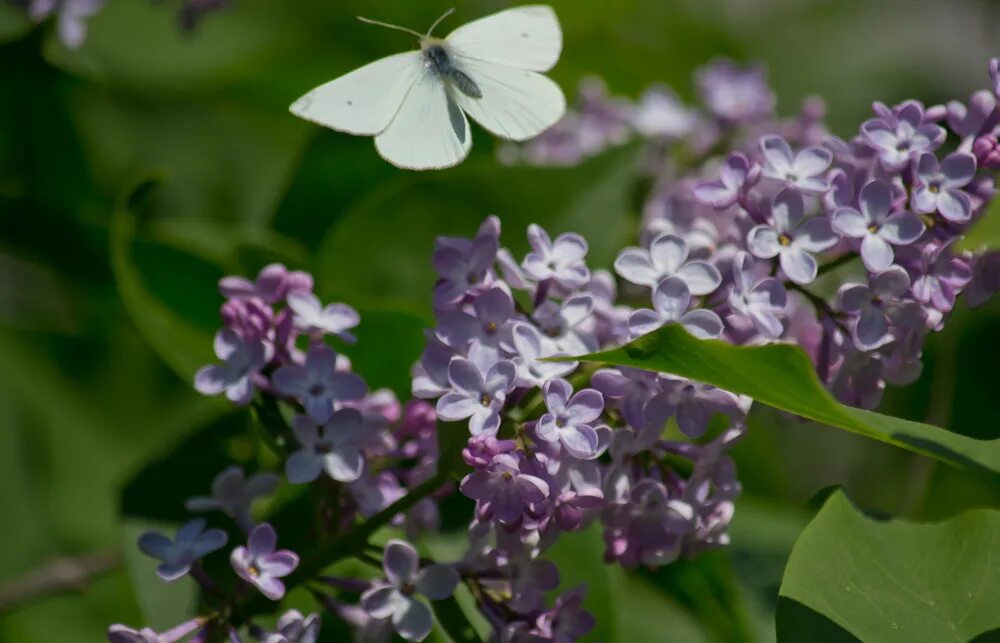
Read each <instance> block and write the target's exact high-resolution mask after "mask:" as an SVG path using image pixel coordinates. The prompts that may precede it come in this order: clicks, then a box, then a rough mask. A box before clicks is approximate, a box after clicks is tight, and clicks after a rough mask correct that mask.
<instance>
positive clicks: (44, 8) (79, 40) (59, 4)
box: [28, 0, 106, 49]
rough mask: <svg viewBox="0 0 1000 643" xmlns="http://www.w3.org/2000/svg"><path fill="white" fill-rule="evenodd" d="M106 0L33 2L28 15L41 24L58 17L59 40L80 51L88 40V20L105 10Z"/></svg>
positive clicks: (32, 0)
mask: <svg viewBox="0 0 1000 643" xmlns="http://www.w3.org/2000/svg"><path fill="white" fill-rule="evenodd" d="M105 2H106V0H31V4H29V5H28V15H29V16H30V17H31V19H32V20H34V21H35V22H41V21H42V20H45V19H46V18H48V17H49V16H51V15H53V14H54V15H55V16H56V28H57V31H58V33H59V40H60V41H61V42H62V44H63V45H65V46H66V47H67V48H69V49H79V48H80V47H81V46H82V45H83V42H84V41H85V40H86V39H87V18H90V17H91V16H93V15H94V14H96V13H98V12H99V11H100V10H101V9H103V8H104V5H105Z"/></svg>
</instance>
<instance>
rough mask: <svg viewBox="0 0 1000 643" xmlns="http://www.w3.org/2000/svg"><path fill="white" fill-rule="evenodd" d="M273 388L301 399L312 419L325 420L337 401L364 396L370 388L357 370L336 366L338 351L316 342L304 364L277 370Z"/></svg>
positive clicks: (320, 421)
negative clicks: (348, 371)
mask: <svg viewBox="0 0 1000 643" xmlns="http://www.w3.org/2000/svg"><path fill="white" fill-rule="evenodd" d="M273 382H274V388H275V389H276V390H277V391H278V392H279V393H281V394H283V395H287V396H289V397H294V398H297V399H298V400H299V401H301V402H302V405H303V406H304V407H305V409H306V413H308V414H309V416H310V417H312V419H314V420H315V421H316V422H319V423H325V422H326V421H327V420H329V419H330V416H331V415H333V411H334V409H336V408H337V404H338V403H341V402H346V401H350V400H358V399H361V398H362V397H363V396H364V394H365V392H366V389H367V387H366V386H365V383H364V380H362V379H361V378H360V377H358V376H357V375H355V374H354V373H347V372H344V371H340V370H338V369H337V353H335V352H334V351H333V349H332V348H330V347H329V346H326V345H324V344H314V345H313V346H312V347H311V348H310V349H309V353H308V354H307V355H306V361H305V364H303V365H302V366H299V365H298V364H289V365H286V366H282V367H281V368H279V369H278V370H276V371H275V372H274V377H273Z"/></svg>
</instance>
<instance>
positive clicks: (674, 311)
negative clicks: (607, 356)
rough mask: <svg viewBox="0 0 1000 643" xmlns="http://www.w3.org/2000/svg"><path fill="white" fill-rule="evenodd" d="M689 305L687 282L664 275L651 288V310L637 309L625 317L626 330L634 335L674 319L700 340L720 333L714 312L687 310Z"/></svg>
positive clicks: (714, 336) (718, 321) (719, 322)
mask: <svg viewBox="0 0 1000 643" xmlns="http://www.w3.org/2000/svg"><path fill="white" fill-rule="evenodd" d="M690 306H691V291H690V290H688V286H687V284H686V283H684V281H682V280H681V279H678V278H677V277H667V278H666V279H664V280H663V281H662V282H660V285H659V286H657V287H656V290H654V291H653V310H649V309H648V308H641V309H639V310H636V311H635V312H633V313H632V314H631V316H629V319H628V326H629V333H631V335H632V336H633V337H638V336H639V335H645V334H647V333H651V332H653V331H654V330H656V329H658V328H660V327H661V326H663V325H665V324H670V323H675V322H676V323H678V324H680V325H681V326H683V327H684V330H686V331H687V332H689V333H691V334H692V335H694V336H695V337H699V338H701V339H709V338H716V337H718V336H719V335H721V334H722V320H721V319H719V316H718V315H716V314H715V313H714V312H712V311H711V310H708V309H705V308H696V309H695V310H691V311H689V310H688V308H690Z"/></svg>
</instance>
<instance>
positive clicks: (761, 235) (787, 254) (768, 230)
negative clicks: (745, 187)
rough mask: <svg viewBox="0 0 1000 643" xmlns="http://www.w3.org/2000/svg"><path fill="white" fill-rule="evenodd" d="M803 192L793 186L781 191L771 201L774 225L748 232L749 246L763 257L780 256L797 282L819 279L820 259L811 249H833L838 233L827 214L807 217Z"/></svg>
mask: <svg viewBox="0 0 1000 643" xmlns="http://www.w3.org/2000/svg"><path fill="white" fill-rule="evenodd" d="M804 215H805V203H804V202H803V200H802V195H801V194H799V193H798V192H796V191H795V190H793V189H791V188H785V189H784V190H782V191H781V192H779V193H778V194H777V195H776V196H775V197H774V201H773V202H772V204H771V220H772V221H773V222H774V225H773V226H769V225H758V226H755V227H754V228H752V229H751V230H750V232H749V233H747V248H748V249H749V250H750V252H751V254H753V255H754V256H755V257H760V258H761V259H771V258H773V257H778V258H779V261H780V263H781V269H782V270H783V271H784V273H785V274H786V275H788V278H789V279H791V280H792V281H794V282H795V283H797V284H808V283H812V281H813V280H814V279H816V272H817V266H816V259H815V258H814V257H813V256H812V255H811V254H810V253H811V252H822V251H823V250H829V249H830V248H832V247H833V246H834V245H836V243H837V236H836V235H835V234H834V233H833V230H832V229H831V228H830V220H829V219H827V218H826V217H822V216H819V217H812V218H810V219H805V218H804Z"/></svg>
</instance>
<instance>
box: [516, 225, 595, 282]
mask: <svg viewBox="0 0 1000 643" xmlns="http://www.w3.org/2000/svg"><path fill="white" fill-rule="evenodd" d="M528 243H529V244H531V248H532V252H529V253H528V255H527V256H525V258H524V261H523V262H522V263H521V267H522V268H523V269H524V272H525V274H526V275H528V276H529V277H531V278H532V279H534V280H535V281H545V280H547V279H551V280H553V281H554V282H555V283H557V284H559V285H560V286H562V287H564V288H566V289H569V290H573V289H576V288H581V287H583V286H584V285H586V283H587V282H588V281H589V280H590V270H589V269H588V268H587V264H586V262H585V261H584V258H585V257H586V256H587V242H586V241H585V240H584V238H583V237H581V236H580V235H578V234H576V233H573V232H567V233H564V234H561V235H559V236H558V237H556V240H555V241H554V242H553V241H552V240H551V239H550V238H549V235H548V233H546V232H545V230H543V229H542V227H541V226H538V225H535V224H534V223H532V224H531V225H530V226H528Z"/></svg>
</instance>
